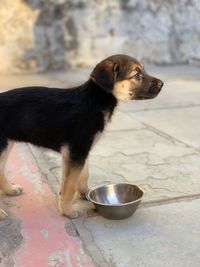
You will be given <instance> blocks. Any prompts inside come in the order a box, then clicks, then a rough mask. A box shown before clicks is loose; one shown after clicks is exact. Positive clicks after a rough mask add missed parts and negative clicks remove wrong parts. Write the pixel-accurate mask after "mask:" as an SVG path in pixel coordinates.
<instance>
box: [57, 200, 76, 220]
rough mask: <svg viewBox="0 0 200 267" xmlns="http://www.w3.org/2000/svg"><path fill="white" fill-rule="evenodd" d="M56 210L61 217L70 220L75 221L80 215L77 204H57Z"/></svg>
mask: <svg viewBox="0 0 200 267" xmlns="http://www.w3.org/2000/svg"><path fill="white" fill-rule="evenodd" d="M58 209H59V212H60V214H61V215H63V216H66V217H68V218H70V219H75V218H77V217H79V215H80V211H79V206H78V205H77V204H74V205H70V206H69V205H64V204H63V203H61V202H59V204H58Z"/></svg>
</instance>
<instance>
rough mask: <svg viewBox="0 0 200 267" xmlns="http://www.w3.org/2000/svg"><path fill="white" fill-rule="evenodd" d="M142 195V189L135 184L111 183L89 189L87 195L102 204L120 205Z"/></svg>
mask: <svg viewBox="0 0 200 267" xmlns="http://www.w3.org/2000/svg"><path fill="white" fill-rule="evenodd" d="M142 196H143V191H142V190H141V189H140V188H139V187H138V186H136V185H131V184H111V185H104V186H99V187H97V188H95V189H94V190H91V191H90V193H89V197H90V199H91V200H92V201H94V202H98V203H100V204H104V205H122V204H126V203H129V202H132V201H136V200H138V199H140V198H141V197H142Z"/></svg>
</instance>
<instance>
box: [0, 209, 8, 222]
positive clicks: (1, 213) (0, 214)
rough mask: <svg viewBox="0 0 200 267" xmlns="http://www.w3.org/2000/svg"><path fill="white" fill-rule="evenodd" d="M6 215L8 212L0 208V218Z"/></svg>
mask: <svg viewBox="0 0 200 267" xmlns="http://www.w3.org/2000/svg"><path fill="white" fill-rule="evenodd" d="M7 216H8V214H7V213H6V212H5V211H4V210H2V209H0V220H3V219H5V218H6V217H7Z"/></svg>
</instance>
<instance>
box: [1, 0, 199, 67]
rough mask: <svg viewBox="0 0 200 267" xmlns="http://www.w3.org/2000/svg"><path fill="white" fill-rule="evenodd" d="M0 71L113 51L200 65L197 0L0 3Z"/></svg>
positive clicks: (80, 61)
mask: <svg viewBox="0 0 200 267" xmlns="http://www.w3.org/2000/svg"><path fill="white" fill-rule="evenodd" d="M0 33H1V34H0V56H1V58H2V59H3V60H2V59H1V62H3V63H2V65H1V66H0V72H6V71H9V72H10V71H26V70H33V71H44V70H48V69H62V68H64V67H67V66H85V65H92V64H95V63H96V62H97V61H98V60H101V59H102V58H104V57H106V56H109V55H111V54H115V53H127V54H130V55H133V56H135V57H137V58H138V59H140V60H142V61H143V62H144V63H145V62H150V63H156V64H195V65H200V2H199V0H181V1H180V0H151V1H149V0H101V1H100V0H96V1H95V0H48V1H47V0H46V1H45V0H15V1H13V0H1V2H0Z"/></svg>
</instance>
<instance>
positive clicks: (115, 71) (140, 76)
mask: <svg viewBox="0 0 200 267" xmlns="http://www.w3.org/2000/svg"><path fill="white" fill-rule="evenodd" d="M91 79H92V80H93V81H94V82H95V83H97V84H98V85H99V86H100V87H101V88H103V89H104V90H105V91H106V92H107V93H112V94H113V95H114V96H115V97H116V99H117V100H119V101H126V100H134V99H135V100H138V99H151V98H154V97H156V96H157V95H158V93H159V92H160V90H161V88H162V86H163V82H162V81H161V80H159V79H157V78H155V77H152V76H150V75H149V74H147V73H146V72H145V70H144V67H143V65H141V64H140V63H139V62H138V61H137V60H136V59H135V58H132V57H130V56H126V55H114V56H111V57H108V58H106V59H105V60H103V61H101V62H100V63H99V64H97V65H96V67H95V68H94V70H93V72H92V73H91Z"/></svg>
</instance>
